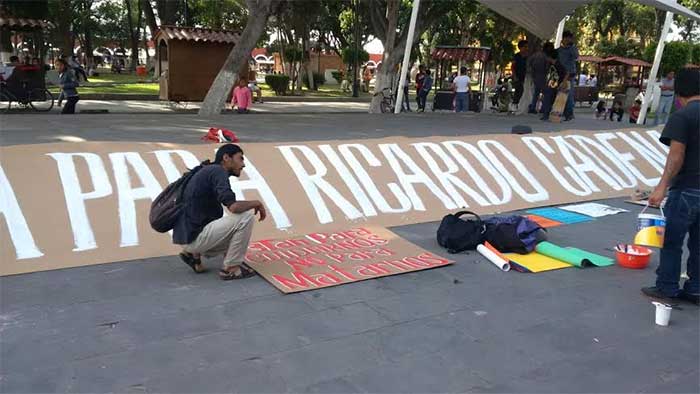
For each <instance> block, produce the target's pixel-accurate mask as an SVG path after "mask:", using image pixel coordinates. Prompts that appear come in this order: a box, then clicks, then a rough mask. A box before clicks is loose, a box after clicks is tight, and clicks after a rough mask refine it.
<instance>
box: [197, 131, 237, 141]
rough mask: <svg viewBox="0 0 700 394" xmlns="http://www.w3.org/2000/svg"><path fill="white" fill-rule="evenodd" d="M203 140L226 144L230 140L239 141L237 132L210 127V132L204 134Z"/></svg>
mask: <svg viewBox="0 0 700 394" xmlns="http://www.w3.org/2000/svg"><path fill="white" fill-rule="evenodd" d="M202 141H205V142H214V143H221V144H225V143H229V142H238V137H236V134H235V133H234V132H233V131H231V130H227V129H222V128H218V127H210V128H209V132H208V133H206V134H204V135H203V136H202Z"/></svg>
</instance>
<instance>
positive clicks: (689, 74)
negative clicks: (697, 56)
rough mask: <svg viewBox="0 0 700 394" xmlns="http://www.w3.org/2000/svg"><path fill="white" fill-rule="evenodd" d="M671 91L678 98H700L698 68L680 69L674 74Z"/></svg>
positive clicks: (699, 72)
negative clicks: (674, 78)
mask: <svg viewBox="0 0 700 394" xmlns="http://www.w3.org/2000/svg"><path fill="white" fill-rule="evenodd" d="M673 89H674V91H675V92H676V94H677V95H678V96H680V97H693V96H700V68H695V67H693V68H691V67H685V68H683V69H681V71H679V72H678V73H676V80H675V82H674V86H673Z"/></svg>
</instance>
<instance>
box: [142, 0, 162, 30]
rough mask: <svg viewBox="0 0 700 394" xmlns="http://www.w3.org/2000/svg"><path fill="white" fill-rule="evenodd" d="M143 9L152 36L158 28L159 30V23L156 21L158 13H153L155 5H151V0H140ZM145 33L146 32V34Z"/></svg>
mask: <svg viewBox="0 0 700 394" xmlns="http://www.w3.org/2000/svg"><path fill="white" fill-rule="evenodd" d="M140 1H141V9H143V14H144V16H145V17H146V25H147V26H148V29H149V30H150V31H151V37H152V36H155V34H156V30H158V23H157V22H156V15H155V14H154V13H153V5H151V0H140ZM144 35H145V34H144Z"/></svg>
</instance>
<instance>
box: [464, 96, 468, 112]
mask: <svg viewBox="0 0 700 394" xmlns="http://www.w3.org/2000/svg"><path fill="white" fill-rule="evenodd" d="M464 112H469V92H467V93H464Z"/></svg>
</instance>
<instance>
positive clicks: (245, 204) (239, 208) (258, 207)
mask: <svg viewBox="0 0 700 394" xmlns="http://www.w3.org/2000/svg"><path fill="white" fill-rule="evenodd" d="M251 209H254V210H255V214H260V221H261V222H262V221H263V220H265V218H266V217H267V211H265V206H264V205H263V203H262V202H260V201H258V200H253V201H236V202H234V203H233V204H231V205H229V206H228V210H229V211H231V213H243V212H245V211H249V210H251Z"/></svg>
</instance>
